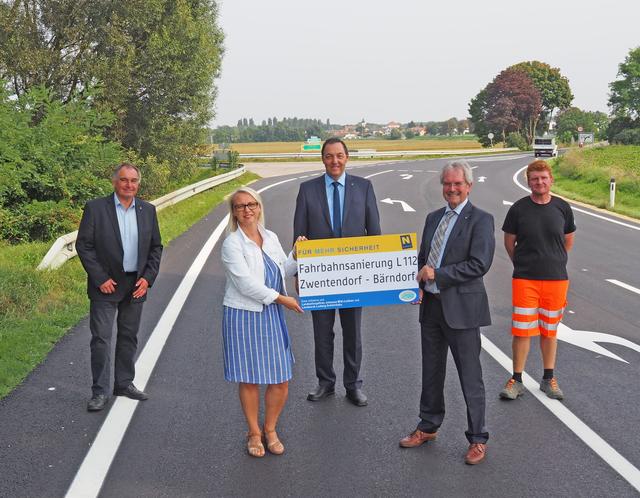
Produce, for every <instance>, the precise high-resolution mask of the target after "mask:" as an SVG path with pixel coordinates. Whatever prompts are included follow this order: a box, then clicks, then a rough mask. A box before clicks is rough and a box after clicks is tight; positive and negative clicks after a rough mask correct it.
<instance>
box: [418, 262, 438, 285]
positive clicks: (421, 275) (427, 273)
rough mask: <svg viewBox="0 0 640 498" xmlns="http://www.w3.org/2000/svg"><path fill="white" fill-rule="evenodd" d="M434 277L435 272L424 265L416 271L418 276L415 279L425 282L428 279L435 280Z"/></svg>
mask: <svg viewBox="0 0 640 498" xmlns="http://www.w3.org/2000/svg"><path fill="white" fill-rule="evenodd" d="M435 279H436V272H435V270H434V269H433V268H431V267H430V266H428V265H424V266H423V267H422V268H421V269H420V271H419V272H418V276H417V277H416V280H417V281H418V282H426V281H428V280H435Z"/></svg>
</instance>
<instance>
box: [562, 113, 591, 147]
mask: <svg viewBox="0 0 640 498" xmlns="http://www.w3.org/2000/svg"><path fill="white" fill-rule="evenodd" d="M578 128H582V131H585V132H595V123H594V120H593V113H591V112H588V111H583V110H582V109H579V108H577V107H569V108H568V109H566V110H564V111H562V112H561V113H560V114H558V115H557V116H556V133H557V134H558V135H562V134H564V133H565V132H571V134H572V136H573V138H574V140H577V139H578Z"/></svg>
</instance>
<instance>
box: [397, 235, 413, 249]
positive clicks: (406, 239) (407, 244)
mask: <svg viewBox="0 0 640 498" xmlns="http://www.w3.org/2000/svg"><path fill="white" fill-rule="evenodd" d="M400 244H402V248H403V249H413V242H411V235H400Z"/></svg>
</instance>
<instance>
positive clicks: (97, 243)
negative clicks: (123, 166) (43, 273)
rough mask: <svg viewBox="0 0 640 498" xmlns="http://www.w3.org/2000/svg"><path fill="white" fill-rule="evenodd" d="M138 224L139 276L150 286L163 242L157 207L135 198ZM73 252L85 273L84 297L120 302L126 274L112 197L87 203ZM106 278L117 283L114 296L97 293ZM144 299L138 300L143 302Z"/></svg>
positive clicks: (157, 267)
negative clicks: (76, 254) (86, 295)
mask: <svg viewBox="0 0 640 498" xmlns="http://www.w3.org/2000/svg"><path fill="white" fill-rule="evenodd" d="M136 220H137V223H138V272H137V273H138V275H137V276H138V277H144V278H145V279H146V280H147V282H149V287H151V286H152V285H153V283H154V282H155V280H156V277H157V276H158V271H159V270H160V258H161V256H162V243H161V241H160V229H159V228H158V217H157V215H156V207H155V206H154V205H153V204H150V203H149V202H145V201H143V200H142V199H138V198H136ZM76 250H77V251H78V256H79V258H80V261H81V262H82V266H83V267H84V269H85V271H86V272H87V294H88V295H89V299H93V300H98V301H117V302H119V301H121V300H122V299H124V297H125V296H124V295H123V293H124V292H125V285H123V282H124V279H125V273H124V269H123V266H122V260H123V257H124V250H123V248H122V238H121V237H120V229H119V227H118V217H117V215H116V206H115V203H114V201H113V194H110V195H108V196H107V197H101V198H99V199H94V200H92V201H89V202H87V204H86V205H85V207H84V213H83V214H82V220H81V221H80V228H79V229H78V238H77V240H76ZM109 278H112V279H113V280H115V281H116V283H118V285H117V286H116V291H115V292H114V293H113V294H103V293H102V292H100V289H99V287H100V285H102V284H103V283H105V282H106V281H107V280H109ZM145 298H146V296H144V297H142V298H140V301H144V300H145Z"/></svg>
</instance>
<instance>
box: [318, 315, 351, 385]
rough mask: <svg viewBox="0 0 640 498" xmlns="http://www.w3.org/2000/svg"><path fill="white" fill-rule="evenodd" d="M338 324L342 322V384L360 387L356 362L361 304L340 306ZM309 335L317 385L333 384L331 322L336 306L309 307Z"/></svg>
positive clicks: (334, 317)
mask: <svg viewBox="0 0 640 498" xmlns="http://www.w3.org/2000/svg"><path fill="white" fill-rule="evenodd" d="M338 312H339V314H340V325H341V326H342V355H343V359H344V374H343V382H344V387H346V388H347V389H360V387H361V386H362V379H360V364H361V363H362V343H361V339H360V322H361V319H362V308H342V309H339V310H338ZM311 317H312V318H313V339H314V343H315V360H316V376H317V377H318V383H319V384H320V385H321V386H333V385H335V383H336V373H335V371H334V370H333V339H334V337H335V333H334V331H333V324H334V323H335V319H336V310H335V309H331V310H319V311H312V312H311Z"/></svg>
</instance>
